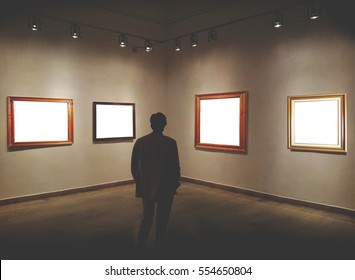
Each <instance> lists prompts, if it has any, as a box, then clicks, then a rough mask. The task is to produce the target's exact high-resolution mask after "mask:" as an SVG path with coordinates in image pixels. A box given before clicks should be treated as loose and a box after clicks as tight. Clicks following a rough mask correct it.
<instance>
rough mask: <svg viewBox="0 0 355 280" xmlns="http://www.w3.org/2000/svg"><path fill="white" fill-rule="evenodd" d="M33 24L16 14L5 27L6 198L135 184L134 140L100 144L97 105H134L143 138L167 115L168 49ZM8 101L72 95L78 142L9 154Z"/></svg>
mask: <svg viewBox="0 0 355 280" xmlns="http://www.w3.org/2000/svg"><path fill="white" fill-rule="evenodd" d="M62 17H63V16H62ZM64 18H65V15H64ZM27 20H28V18H27V14H25V13H24V14H22V13H15V12H13V13H12V14H11V15H9V16H5V17H3V18H2V20H1V21H2V22H1V24H0V37H1V38H2V39H1V47H0V48H1V51H0V61H1V65H0V74H1V75H0V166H1V168H0V199H4V198H10V197H17V196H24V195H31V194H38V193H43V192H52V191H58V190H63V189H69V188H75V187H82V186H90V185H96V184H104V183H110V182H116V181H122V180H127V179H131V178H132V176H131V174H130V165H129V163H130V156H131V150H132V146H133V141H125V142H121V143H108V144H94V143H93V141H92V134H93V132H92V126H93V125H92V103H93V101H112V102H133V103H135V104H136V124H137V131H136V132H137V136H142V135H143V134H145V133H148V132H149V131H150V128H149V117H150V114H151V113H152V112H156V111H164V110H165V63H164V57H165V56H164V46H162V45H158V46H156V47H155V49H154V51H153V52H152V53H149V54H148V53H145V52H143V51H141V50H140V51H139V52H138V53H135V52H133V51H132V48H125V49H123V48H120V47H119V46H118V37H117V35H116V34H114V33H110V32H105V31H101V30H96V29H92V28H85V27H82V30H81V31H82V38H81V39H80V40H73V39H72V38H70V36H69V24H67V23H65V22H61V21H56V20H51V19H46V18H42V29H43V30H42V31H41V32H32V31H30V30H29V29H28V28H27ZM145 24H147V23H145ZM137 25H138V24H137ZM130 28H132V26H131V27H130ZM145 28H147V26H145ZM152 29H153V28H152ZM162 31H163V30H162ZM136 32H137V33H139V32H140V30H136ZM152 35H153V36H154V35H156V34H152ZM158 35H159V34H158ZM129 44H130V46H131V47H132V46H134V45H142V44H143V43H142V41H139V40H133V39H130V41H129ZM7 96H35V97H62V98H73V100H74V144H73V145H70V146H62V147H47V148H30V149H17V150H9V149H8V148H7V136H6V135H7V131H6V129H7V125H6V97H7Z"/></svg>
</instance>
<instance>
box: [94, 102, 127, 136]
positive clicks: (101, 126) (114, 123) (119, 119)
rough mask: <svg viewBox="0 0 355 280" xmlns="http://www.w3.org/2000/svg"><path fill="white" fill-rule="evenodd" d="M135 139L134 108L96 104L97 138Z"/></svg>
mask: <svg viewBox="0 0 355 280" xmlns="http://www.w3.org/2000/svg"><path fill="white" fill-rule="evenodd" d="M119 137H133V106H131V105H117V104H115V105H109V104H105V105H104V104H96V138H97V139H101V138H119Z"/></svg>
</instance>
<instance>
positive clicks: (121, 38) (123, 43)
mask: <svg viewBox="0 0 355 280" xmlns="http://www.w3.org/2000/svg"><path fill="white" fill-rule="evenodd" d="M118 42H119V44H120V47H121V48H125V47H127V45H128V44H127V36H126V35H125V34H121V35H120V36H119V38H118Z"/></svg>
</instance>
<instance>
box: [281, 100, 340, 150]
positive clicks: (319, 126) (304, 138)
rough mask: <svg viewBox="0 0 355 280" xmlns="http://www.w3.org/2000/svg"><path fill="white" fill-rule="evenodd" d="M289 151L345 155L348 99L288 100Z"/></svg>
mask: <svg viewBox="0 0 355 280" xmlns="http://www.w3.org/2000/svg"><path fill="white" fill-rule="evenodd" d="M287 100H288V101H287V104H288V105H287V107H288V110H287V111H288V148H289V149H291V150H300V151H316V152H334V153H346V148H347V147H346V124H347V96H346V94H345V93H338V94H313V95H302V96H288V98H287Z"/></svg>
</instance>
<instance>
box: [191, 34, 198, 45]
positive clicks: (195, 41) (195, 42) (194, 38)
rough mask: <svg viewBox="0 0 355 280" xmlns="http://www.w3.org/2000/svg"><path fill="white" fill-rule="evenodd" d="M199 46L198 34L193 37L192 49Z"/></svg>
mask: <svg viewBox="0 0 355 280" xmlns="http://www.w3.org/2000/svg"><path fill="white" fill-rule="evenodd" d="M197 46H198V36H197V35H196V34H192V35H191V47H193V48H194V47H197Z"/></svg>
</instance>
